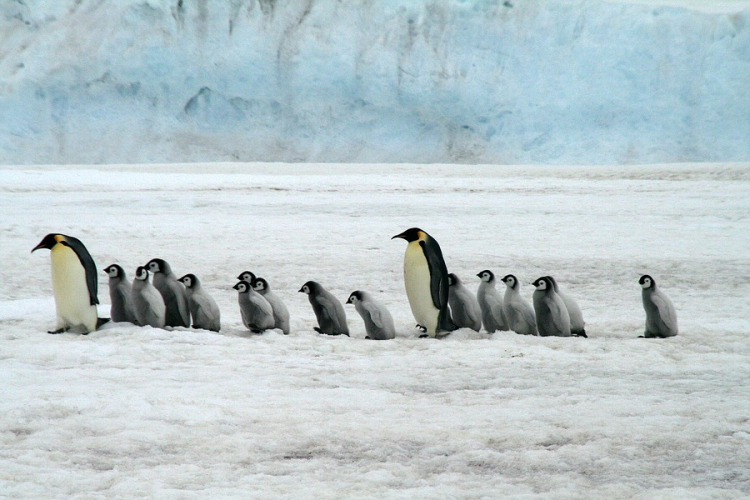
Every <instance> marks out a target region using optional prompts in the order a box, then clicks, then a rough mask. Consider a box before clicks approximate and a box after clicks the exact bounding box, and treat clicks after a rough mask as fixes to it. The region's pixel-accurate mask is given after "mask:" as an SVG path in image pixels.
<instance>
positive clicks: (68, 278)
mask: <svg viewBox="0 0 750 500" xmlns="http://www.w3.org/2000/svg"><path fill="white" fill-rule="evenodd" d="M40 248H46V249H49V250H50V259H51V264H52V267H51V269H52V293H53V294H54V296H55V311H56V315H57V323H56V326H55V330H53V331H50V332H48V333H62V332H66V331H68V330H69V329H71V328H74V329H76V330H80V332H81V333H83V334H84V335H85V334H88V333H90V332H93V331H95V330H96V329H97V328H98V327H99V326H101V325H102V324H103V323H106V322H107V321H108V320H107V319H99V318H98V317H97V311H96V305H97V304H98V303H99V297H98V287H99V285H98V279H97V276H96V264H94V259H92V258H91V254H89V251H88V250H87V249H86V247H85V246H84V244H83V243H81V240H79V239H78V238H74V237H73V236H66V235H64V234H56V233H50V234H48V235H47V236H45V237H44V238H43V239H42V241H40V242H39V244H38V245H37V246H35V247H34V248H33V249H32V250H31V252H32V253H33V252H35V251H37V250H39V249H40Z"/></svg>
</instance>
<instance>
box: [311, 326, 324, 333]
mask: <svg viewBox="0 0 750 500" xmlns="http://www.w3.org/2000/svg"><path fill="white" fill-rule="evenodd" d="M313 330H315V331H316V332H318V333H322V334H325V333H326V332H324V331H323V330H321V329H320V328H318V327H317V326H314V327H313Z"/></svg>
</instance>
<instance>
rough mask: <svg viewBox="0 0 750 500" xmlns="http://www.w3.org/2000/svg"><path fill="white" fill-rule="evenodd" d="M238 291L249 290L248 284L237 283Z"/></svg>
mask: <svg viewBox="0 0 750 500" xmlns="http://www.w3.org/2000/svg"><path fill="white" fill-rule="evenodd" d="M237 292H239V293H245V292H247V285H246V284H245V283H237Z"/></svg>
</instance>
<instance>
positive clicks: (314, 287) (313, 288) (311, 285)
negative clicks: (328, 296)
mask: <svg viewBox="0 0 750 500" xmlns="http://www.w3.org/2000/svg"><path fill="white" fill-rule="evenodd" d="M319 289H320V284H319V283H317V282H315V281H308V282H307V283H305V284H304V285H302V288H300V289H299V291H300V292H302V293H306V294H307V295H310V294H311V293H315V292H317V291H318V290H319Z"/></svg>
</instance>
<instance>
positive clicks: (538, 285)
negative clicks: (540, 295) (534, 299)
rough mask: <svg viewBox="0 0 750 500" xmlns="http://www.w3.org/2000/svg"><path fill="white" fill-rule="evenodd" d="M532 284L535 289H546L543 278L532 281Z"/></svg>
mask: <svg viewBox="0 0 750 500" xmlns="http://www.w3.org/2000/svg"><path fill="white" fill-rule="evenodd" d="M534 286H535V287H536V289H537V290H546V289H547V282H546V281H545V280H537V281H536V282H535V283H534Z"/></svg>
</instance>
